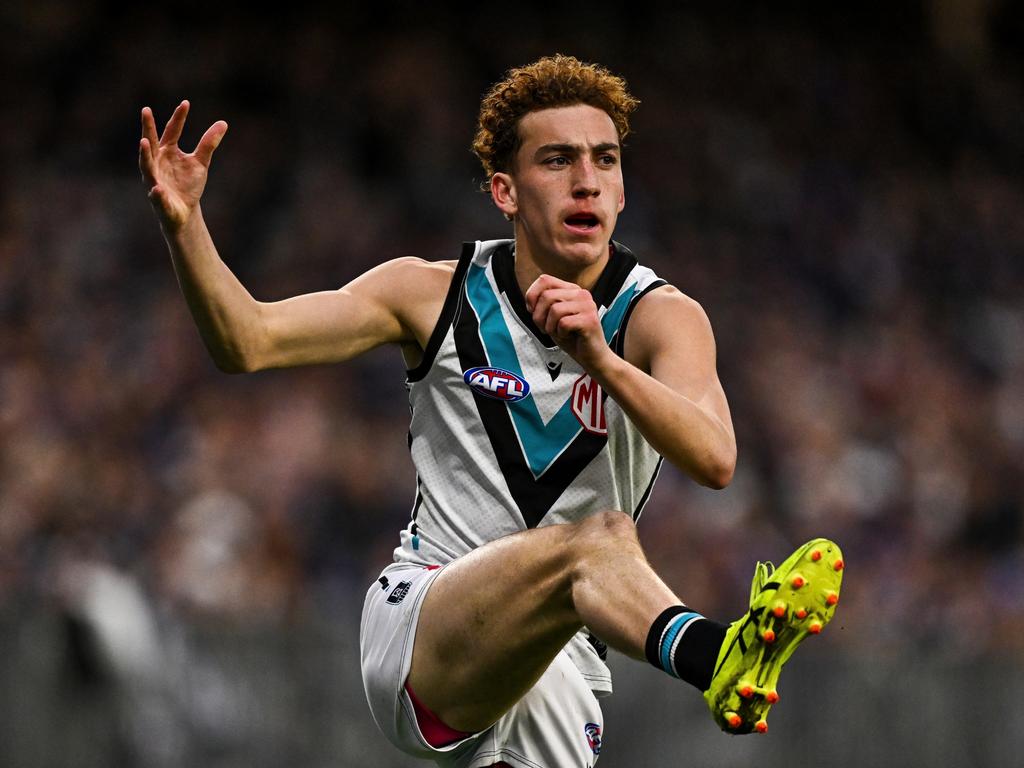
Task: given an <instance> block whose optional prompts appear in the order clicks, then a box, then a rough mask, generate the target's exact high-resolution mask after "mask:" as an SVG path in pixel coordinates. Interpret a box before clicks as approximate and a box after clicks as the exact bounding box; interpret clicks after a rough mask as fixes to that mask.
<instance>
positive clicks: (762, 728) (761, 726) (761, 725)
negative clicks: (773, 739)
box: [754, 720, 768, 733]
mask: <svg viewBox="0 0 1024 768" xmlns="http://www.w3.org/2000/svg"><path fill="white" fill-rule="evenodd" d="M754 730H755V731H757V732H758V733H768V723H766V722H765V721H764V720H758V721H757V722H756V723H755V724H754Z"/></svg>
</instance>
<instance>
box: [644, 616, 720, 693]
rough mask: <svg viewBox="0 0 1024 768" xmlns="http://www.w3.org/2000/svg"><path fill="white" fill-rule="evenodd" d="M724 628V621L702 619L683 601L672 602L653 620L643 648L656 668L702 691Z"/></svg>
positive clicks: (715, 659)
mask: <svg viewBox="0 0 1024 768" xmlns="http://www.w3.org/2000/svg"><path fill="white" fill-rule="evenodd" d="M725 630H726V627H725V625H724V624H719V623H718V622H717V621H711V620H710V619H706V618H704V617H703V616H701V615H700V614H699V613H697V612H696V611H691V610H690V609H689V608H687V607H686V606H685V605H674V606H672V607H671V608H666V609H665V610H664V611H662V612H661V615H660V616H658V618H656V619H655V620H654V623H653V624H652V625H651V629H650V631H649V632H648V633H647V643H646V645H645V647H644V651H645V653H646V655H647V660H648V661H649V662H651V664H653V665H654V666H656V667H657V668H658V669H662V670H664V671H665V672H668V673H669V674H670V675H672V677H678V678H680V679H682V680H685V681H686V682H688V683H690V684H691V685H693V686H695V687H696V688H697V689H698V690H701V691H706V690H707V689H708V688H709V687H710V686H711V677H712V675H713V674H714V672H715V663H716V662H717V661H718V652H719V651H720V650H721V648H722V643H723V641H724V640H725Z"/></svg>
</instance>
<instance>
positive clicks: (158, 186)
mask: <svg viewBox="0 0 1024 768" xmlns="http://www.w3.org/2000/svg"><path fill="white" fill-rule="evenodd" d="M188 108H189V103H188V101H183V102H181V104H179V105H178V108H177V109H175V110H174V114H173V115H171V119H170V120H168V121H167V125H166V126H164V132H163V135H162V136H160V137H159V138H157V134H156V121H155V120H154V118H153V110H151V109H150V108H149V107H143V108H142V139H141V140H140V141H139V170H140V171H142V181H143V183H144V184H146V186H147V187H149V200H150V202H151V203H152V204H153V209H154V210H155V211H156V213H157V216H159V217H160V222H161V224H162V225H163V226H164V228H165V229H166V230H167V231H169V232H174V231H177V230H179V229H181V228H182V227H183V226H184V225H185V223H186V222H187V221H188V219H189V217H190V216H191V215H192V213H193V212H194V211H195V209H196V208H197V207H198V205H199V199H200V198H201V197H202V195H203V189H204V188H205V187H206V178H207V174H208V172H209V168H210V160H211V159H212V158H213V152H214V150H215V149H217V146H218V145H219V144H220V142H221V139H223V138H224V134H225V133H227V130H228V124H227V123H226V122H224V121H223V120H218V121H217V122H216V123H214V124H213V125H211V126H210V127H209V128H207V129H206V133H204V134H203V137H202V138H201V139H200V140H199V143H198V144H197V145H196V148H195V151H194V152H192V153H191V154H188V153H185V152H183V151H182V150H181V149H180V148H179V147H178V139H180V138H181V132H182V129H183V128H184V127H185V118H186V116H187V115H188Z"/></svg>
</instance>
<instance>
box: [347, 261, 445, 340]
mask: <svg viewBox="0 0 1024 768" xmlns="http://www.w3.org/2000/svg"><path fill="white" fill-rule="evenodd" d="M457 264H458V262H457V261H427V260H426V259H421V258H418V257H416V256H406V257H402V258H398V259H393V260H392V261H388V262H385V263H384V264H381V265H380V266H379V267H376V268H374V269H373V270H370V272H368V273H367V276H369V275H371V274H372V273H373V272H375V271H378V270H379V271H380V274H379V275H378V277H379V281H380V283H381V284H382V286H383V287H385V288H386V292H387V299H386V300H387V303H388V304H389V305H390V306H391V308H392V311H393V312H394V314H395V316H396V317H397V318H398V320H399V322H401V324H402V325H403V326H404V327H405V328H406V329H407V331H408V332H409V334H410V336H411V337H412V338H413V339H415V340H416V343H417V345H418V346H419V347H420V348H423V347H424V346H425V345H426V343H427V339H429V338H430V334H431V331H433V328H434V325H435V324H436V323H437V320H438V317H440V315H441V308H442V307H443V306H444V300H445V297H446V296H447V295H448V289H449V287H450V286H451V284H452V277H453V275H454V274H455V267H456V265H457Z"/></svg>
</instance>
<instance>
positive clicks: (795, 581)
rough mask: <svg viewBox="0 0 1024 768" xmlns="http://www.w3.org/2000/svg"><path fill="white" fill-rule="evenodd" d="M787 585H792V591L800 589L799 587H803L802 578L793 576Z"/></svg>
mask: <svg viewBox="0 0 1024 768" xmlns="http://www.w3.org/2000/svg"><path fill="white" fill-rule="evenodd" d="M789 583H790V584H792V585H793V589H800V587H802V586H803V585H804V577H803V576H794V577H793V580H792V581H790V582H789Z"/></svg>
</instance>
